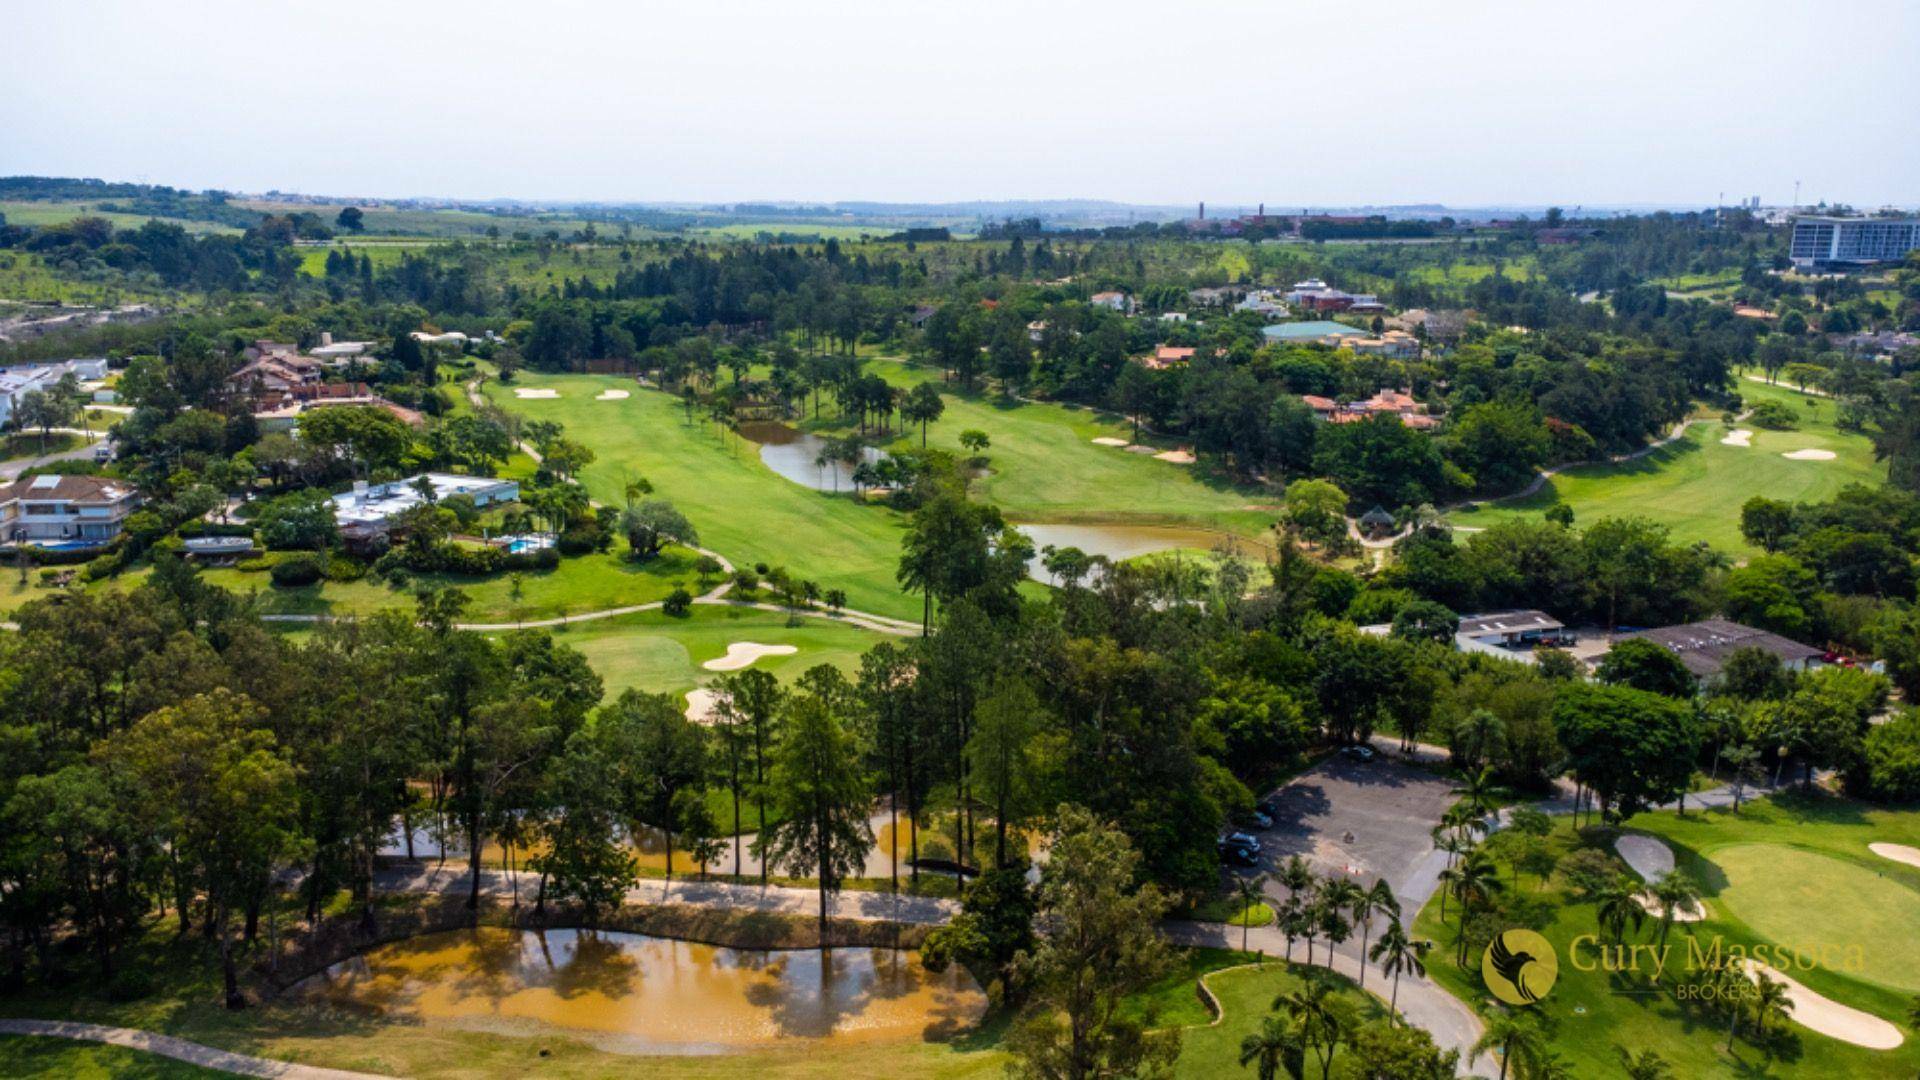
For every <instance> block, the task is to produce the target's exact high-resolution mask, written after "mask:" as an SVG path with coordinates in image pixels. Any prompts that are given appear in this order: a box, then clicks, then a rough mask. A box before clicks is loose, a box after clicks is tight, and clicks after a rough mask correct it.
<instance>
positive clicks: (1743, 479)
mask: <svg viewBox="0 0 1920 1080" xmlns="http://www.w3.org/2000/svg"><path fill="white" fill-rule="evenodd" d="M1739 390H1740V393H1741V395H1742V396H1744V397H1745V398H1746V400H1747V402H1748V404H1753V403H1755V402H1758V401H1763V400H1776V401H1784V402H1787V403H1789V404H1791V405H1793V406H1794V408H1795V409H1796V410H1797V411H1798V412H1799V414H1800V415H1801V417H1802V420H1801V423H1800V425H1799V428H1798V430H1795V431H1767V430H1765V429H1762V428H1756V427H1755V426H1754V425H1752V424H1742V425H1737V426H1739V427H1743V428H1745V429H1746V430H1750V431H1752V432H1753V438H1752V445H1751V446H1745V447H1741V446H1728V445H1726V444H1724V443H1722V442H1721V441H1720V440H1721V439H1722V438H1723V437H1724V436H1726V434H1727V432H1728V428H1727V427H1726V425H1724V424H1722V423H1721V422H1720V421H1719V420H1708V421H1703V422H1700V423H1696V424H1694V425H1693V426H1692V427H1690V428H1688V429H1687V434H1686V437H1685V438H1683V439H1681V440H1680V441H1678V442H1676V443H1673V444H1672V445H1670V446H1666V447H1663V448H1661V449H1660V450H1658V451H1656V452H1654V453H1652V454H1649V455H1647V456H1646V457H1643V458H1640V459H1638V460H1635V461H1630V462H1626V463H1623V464H1618V465H1613V464H1608V465H1583V466H1578V467H1576V468H1572V469H1568V470H1567V471H1566V472H1563V473H1561V474H1560V475H1558V476H1556V477H1554V478H1553V479H1552V480H1551V481H1549V482H1548V483H1547V485H1546V486H1545V487H1543V488H1541V489H1540V491H1538V492H1536V493H1535V494H1533V495H1530V496H1528V497H1526V498H1524V499H1509V500H1506V501H1503V502H1499V503H1494V504H1491V505H1487V506H1482V507H1477V508H1473V509H1468V510H1460V511H1456V512H1454V513H1453V514H1451V515H1450V518H1451V520H1452V521H1453V523H1454V524H1456V525H1465V526H1479V527H1484V526H1487V525H1491V524H1493V523H1495V522H1498V521H1504V520H1509V519H1512V518H1516V517H1520V518H1538V517H1539V516H1540V515H1541V514H1542V513H1544V512H1545V511H1546V510H1547V508H1548V507H1550V506H1553V505H1554V504H1556V503H1566V504H1567V505H1569V506H1571V507H1572V508H1573V512H1574V521H1575V526H1576V527H1578V526H1579V525H1581V524H1583V523H1588V522H1592V521H1596V520H1598V519H1600V518H1603V517H1627V516H1633V515H1638V516H1644V517H1648V518H1651V519H1653V520H1654V521H1657V522H1659V523H1661V524H1663V525H1666V526H1668V527H1669V528H1671V529H1672V530H1673V535H1674V538H1675V539H1676V540H1681V541H1694V540H1705V541H1707V542H1708V543H1710V544H1712V545H1713V546H1714V547H1716V548H1719V549H1721V550H1723V551H1727V552H1732V553H1735V554H1739V555H1745V554H1753V553H1755V552H1756V549H1755V548H1753V547H1752V546H1750V545H1749V544H1748V543H1747V542H1746V540H1745V539H1744V538H1743V537H1741V535H1740V507H1741V505H1742V504H1744V503H1745V502H1746V501H1747V500H1748V499H1750V498H1752V497H1753V496H1755V495H1765V496H1767V497H1768V498H1773V499H1785V500H1787V501H1790V502H1818V501H1821V500H1824V499H1828V498H1831V497H1833V495H1834V494H1836V493H1837V492H1839V490H1840V489H1841V488H1843V487H1845V486H1847V485H1848V484H1854V483H1865V484H1877V483H1879V482H1880V481H1881V480H1882V479H1883V478H1884V476H1885V469H1884V468H1882V467H1881V466H1880V465H1878V464H1877V463H1875V461H1874V460H1873V444H1872V441H1871V440H1869V439H1868V438H1867V437H1866V436H1864V435H1856V434H1850V433H1846V432H1842V431H1840V430H1838V429H1837V428H1836V427H1835V426H1834V411H1835V405H1834V403H1833V402H1832V401H1829V400H1827V399H1825V398H1815V397H1810V396H1808V395H1804V394H1800V393H1797V392H1795V391H1793V390H1791V389H1789V388H1787V387H1774V386H1767V385H1764V384H1761V383H1753V382H1746V381H1744V380H1743V381H1742V382H1741V383H1740V387H1739ZM1803 449H1819V450H1831V451H1833V452H1834V453H1835V454H1837V455H1838V457H1836V458H1835V459H1833V460H1831V461H1793V460H1790V459H1788V458H1785V457H1782V456H1781V455H1782V454H1784V453H1787V452H1789V451H1793V450H1803Z"/></svg>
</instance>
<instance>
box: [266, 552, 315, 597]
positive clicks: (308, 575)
mask: <svg viewBox="0 0 1920 1080" xmlns="http://www.w3.org/2000/svg"><path fill="white" fill-rule="evenodd" d="M326 572H327V567H326V564H325V563H323V562H321V561H320V557H319V556H318V555H295V556H294V557H292V558H290V559H282V560H280V561H279V562H277V563H274V564H273V570H272V571H271V573H272V575H273V583H274V584H275V585H276V586H279V587H280V588H283V589H297V588H301V587H302V586H306V585H312V584H314V583H316V582H318V581H319V580H320V579H321V578H322V577H324V576H325V575H326Z"/></svg>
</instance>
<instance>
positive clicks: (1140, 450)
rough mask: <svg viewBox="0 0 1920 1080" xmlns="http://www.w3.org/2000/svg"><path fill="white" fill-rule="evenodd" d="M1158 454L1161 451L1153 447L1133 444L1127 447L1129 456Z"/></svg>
mask: <svg viewBox="0 0 1920 1080" xmlns="http://www.w3.org/2000/svg"><path fill="white" fill-rule="evenodd" d="M1158 452H1159V451H1157V450H1155V449H1154V448H1153V447H1151V446H1142V445H1140V444H1139V443H1133V444H1130V445H1129V446H1128V447H1127V453H1129V454H1154V453H1158Z"/></svg>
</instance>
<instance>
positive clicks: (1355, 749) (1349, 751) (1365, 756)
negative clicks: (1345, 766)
mask: <svg viewBox="0 0 1920 1080" xmlns="http://www.w3.org/2000/svg"><path fill="white" fill-rule="evenodd" d="M1340 754H1341V756H1343V757H1346V758H1348V759H1349V760H1352V761H1358V762H1361V763H1363V764H1364V763H1366V762H1369V761H1372V760H1373V759H1374V758H1375V757H1377V756H1378V755H1377V754H1375V753H1374V750H1373V747H1371V746H1367V745H1366V744H1364V743H1362V744H1360V745H1357V746H1349V747H1347V748H1346V749H1345V750H1342V751H1340Z"/></svg>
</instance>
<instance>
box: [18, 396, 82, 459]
mask: <svg viewBox="0 0 1920 1080" xmlns="http://www.w3.org/2000/svg"><path fill="white" fill-rule="evenodd" d="M79 411H80V410H79V407H78V406H76V405H75V404H74V402H73V399H71V398H67V397H62V396H61V395H59V394H54V393H49V392H48V391H45V390H29V391H27V392H26V393H24V394H21V395H20V397H19V400H17V401H15V402H14V403H13V423H14V426H15V427H18V428H39V429H40V452H41V453H42V454H44V453H46V452H47V436H48V435H49V434H51V433H52V431H53V429H54V428H57V427H66V426H68V425H69V424H72V423H73V421H74V417H75V415H76V414H78V412H79Z"/></svg>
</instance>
